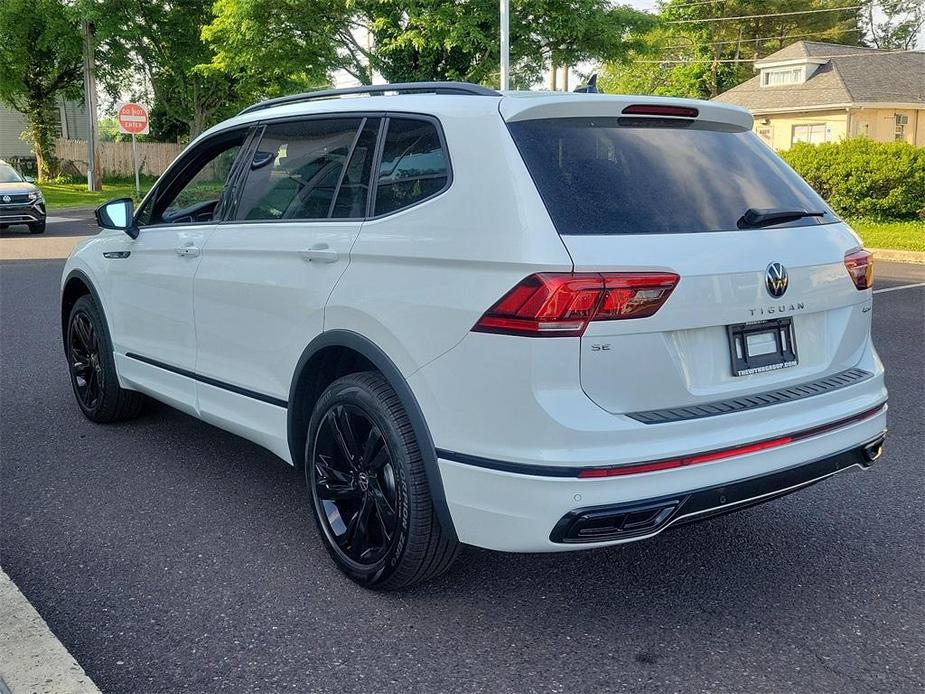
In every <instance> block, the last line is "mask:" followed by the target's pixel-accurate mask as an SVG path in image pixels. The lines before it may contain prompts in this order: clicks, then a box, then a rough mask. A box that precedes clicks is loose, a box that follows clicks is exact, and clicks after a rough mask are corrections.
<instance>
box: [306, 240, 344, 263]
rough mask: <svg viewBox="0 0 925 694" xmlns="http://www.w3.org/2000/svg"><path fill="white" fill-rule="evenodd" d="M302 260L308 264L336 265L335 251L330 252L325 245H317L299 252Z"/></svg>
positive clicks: (329, 248) (336, 256)
mask: <svg viewBox="0 0 925 694" xmlns="http://www.w3.org/2000/svg"><path fill="white" fill-rule="evenodd" d="M299 255H301V256H302V260H305V261H308V262H309V263H336V262H337V258H338V255H337V251H335V250H332V249H331V247H330V246H328V244H326V243H318V244H315V245H314V246H312V247H311V248H308V249H306V250H304V251H299Z"/></svg>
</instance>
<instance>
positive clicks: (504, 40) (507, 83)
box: [501, 0, 511, 90]
mask: <svg viewBox="0 0 925 694" xmlns="http://www.w3.org/2000/svg"><path fill="white" fill-rule="evenodd" d="M510 16H511V1H510V0H501V89H502V90H506V89H510V88H511V19H510Z"/></svg>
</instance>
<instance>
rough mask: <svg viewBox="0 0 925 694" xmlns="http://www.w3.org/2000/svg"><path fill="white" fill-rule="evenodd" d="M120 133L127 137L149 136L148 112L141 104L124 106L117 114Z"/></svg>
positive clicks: (120, 107)
mask: <svg viewBox="0 0 925 694" xmlns="http://www.w3.org/2000/svg"><path fill="white" fill-rule="evenodd" d="M116 120H117V121H118V122H119V132H120V133H125V134H126V135H147V134H148V111H147V109H146V108H145V107H144V106H142V105H141V104H132V103H128V104H122V105H121V106H119V110H118V112H117V113H116Z"/></svg>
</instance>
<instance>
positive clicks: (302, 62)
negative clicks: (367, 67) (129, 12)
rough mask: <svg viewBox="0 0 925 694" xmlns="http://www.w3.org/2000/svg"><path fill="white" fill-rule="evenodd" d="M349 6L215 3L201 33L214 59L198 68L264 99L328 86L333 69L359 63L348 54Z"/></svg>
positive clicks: (339, 1)
mask: <svg viewBox="0 0 925 694" xmlns="http://www.w3.org/2000/svg"><path fill="white" fill-rule="evenodd" d="M349 4H352V3H351V2H350V1H349V0H216V2H215V4H214V7H213V16H212V18H211V21H210V22H209V23H208V24H207V25H206V26H204V27H203V29H202V37H203V39H204V40H205V42H206V43H207V44H208V45H209V46H210V47H211V50H212V51H213V57H212V58H211V61H204V62H207V63H208V65H205V66H202V67H200V68H199V69H200V70H201V71H203V72H204V73H205V74H209V73H211V72H212V71H215V70H219V71H221V72H223V73H224V74H228V75H233V76H234V78H235V79H237V80H239V81H240V83H241V84H242V85H247V88H248V90H249V91H250V92H251V93H254V94H260V95H262V96H275V95H278V94H280V93H284V92H292V91H298V90H299V89H304V88H309V87H313V86H320V85H324V84H327V81H328V78H327V75H328V73H329V72H330V71H331V70H333V69H335V68H337V67H341V66H352V65H353V64H354V63H355V62H358V60H359V56H357V59H356V60H354V59H353V58H351V56H350V54H349V53H348V52H347V50H348V39H349V38H350V28H351V24H350V15H351V11H350V10H349V9H348V5H349ZM339 46H340V47H341V51H340V52H339V51H338V47H339ZM349 48H351V49H354V50H356V49H358V48H359V47H358V46H357V47H355V46H352V45H350V46H349ZM366 73H367V74H365V76H366V77H367V79H366V81H369V80H368V71H366ZM358 76H359V75H358Z"/></svg>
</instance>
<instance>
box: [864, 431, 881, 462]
mask: <svg viewBox="0 0 925 694" xmlns="http://www.w3.org/2000/svg"><path fill="white" fill-rule="evenodd" d="M884 438H885V437H883V436H881V437H879V438H878V439H876V440H875V441H871V442H870V443H868V444H866V445H865V446H864V448H863V452H864V459H865V460H866V461H867V464H868V465H871V464H873V463H874V462H876V461H877V460H878V459H879V458H880V456H881V455H883V441H884Z"/></svg>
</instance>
